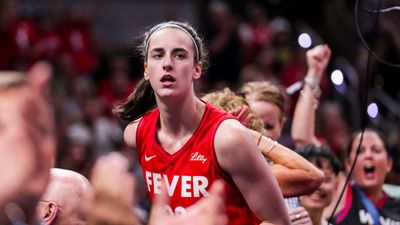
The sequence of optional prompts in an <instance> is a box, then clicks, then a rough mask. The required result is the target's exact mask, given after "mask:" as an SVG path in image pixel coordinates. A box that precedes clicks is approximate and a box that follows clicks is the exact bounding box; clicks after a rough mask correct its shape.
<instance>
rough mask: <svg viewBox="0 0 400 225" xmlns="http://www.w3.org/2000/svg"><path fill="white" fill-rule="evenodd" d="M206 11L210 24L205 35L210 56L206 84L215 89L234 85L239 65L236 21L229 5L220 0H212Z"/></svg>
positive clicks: (239, 54)
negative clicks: (207, 82)
mask: <svg viewBox="0 0 400 225" xmlns="http://www.w3.org/2000/svg"><path fill="white" fill-rule="evenodd" d="M208 13H209V18H210V21H209V23H210V25H209V29H208V30H207V31H206V35H205V39H206V41H207V43H208V47H209V56H210V68H209V72H208V74H209V75H208V77H207V80H208V81H209V82H210V83H209V84H208V85H209V86H210V87H211V88H216V89H220V88H221V87H225V86H231V87H232V86H234V85H236V82H237V79H238V76H239V70H240V66H241V62H240V56H241V53H240V41H239V38H238V34H237V21H236V18H235V16H234V15H232V12H231V9H230V8H229V5H228V4H226V3H225V2H222V1H212V2H211V3H210V4H209V5H208Z"/></svg>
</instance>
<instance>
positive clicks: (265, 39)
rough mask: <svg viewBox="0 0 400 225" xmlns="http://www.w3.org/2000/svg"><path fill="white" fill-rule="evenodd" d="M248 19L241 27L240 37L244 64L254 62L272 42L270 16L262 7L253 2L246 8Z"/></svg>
mask: <svg viewBox="0 0 400 225" xmlns="http://www.w3.org/2000/svg"><path fill="white" fill-rule="evenodd" d="M245 14H246V19H245V21H244V22H242V23H241V24H240V26H239V35H240V39H241V42H242V44H243V49H244V51H243V55H244V62H245V63H249V62H252V61H253V60H254V59H255V57H256V56H257V55H258V53H259V52H260V49H263V48H264V46H266V45H269V44H270V43H271V40H272V30H271V27H270V24H269V15H268V13H267V11H266V9H265V8H263V6H262V5H260V4H258V3H256V2H254V1H252V2H249V3H247V5H246V7H245Z"/></svg>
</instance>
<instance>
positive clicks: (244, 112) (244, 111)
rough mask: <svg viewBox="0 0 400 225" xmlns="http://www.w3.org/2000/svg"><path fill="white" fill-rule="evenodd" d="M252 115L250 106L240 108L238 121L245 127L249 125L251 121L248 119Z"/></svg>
mask: <svg viewBox="0 0 400 225" xmlns="http://www.w3.org/2000/svg"><path fill="white" fill-rule="evenodd" d="M249 114H250V109H249V107H248V106H242V107H240V111H239V114H238V116H237V118H238V120H239V121H240V122H241V123H242V124H243V125H245V126H247V125H248V123H249V120H248V119H247V117H248V116H249Z"/></svg>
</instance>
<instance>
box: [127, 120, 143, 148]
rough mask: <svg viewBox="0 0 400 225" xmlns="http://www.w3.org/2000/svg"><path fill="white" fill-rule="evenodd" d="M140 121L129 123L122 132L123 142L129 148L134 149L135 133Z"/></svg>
mask: <svg viewBox="0 0 400 225" xmlns="http://www.w3.org/2000/svg"><path fill="white" fill-rule="evenodd" d="M139 121H140V119H138V120H136V121H134V122H132V123H129V124H128V125H127V126H126V127H125V130H124V141H125V143H126V145H128V146H129V147H133V148H136V131H137V127H138V125H139Z"/></svg>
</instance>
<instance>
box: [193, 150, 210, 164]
mask: <svg viewBox="0 0 400 225" xmlns="http://www.w3.org/2000/svg"><path fill="white" fill-rule="evenodd" d="M190 161H200V162H201V163H203V164H204V163H205V162H206V161H207V158H206V157H204V155H202V154H199V152H195V153H192V155H191V157H190Z"/></svg>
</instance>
